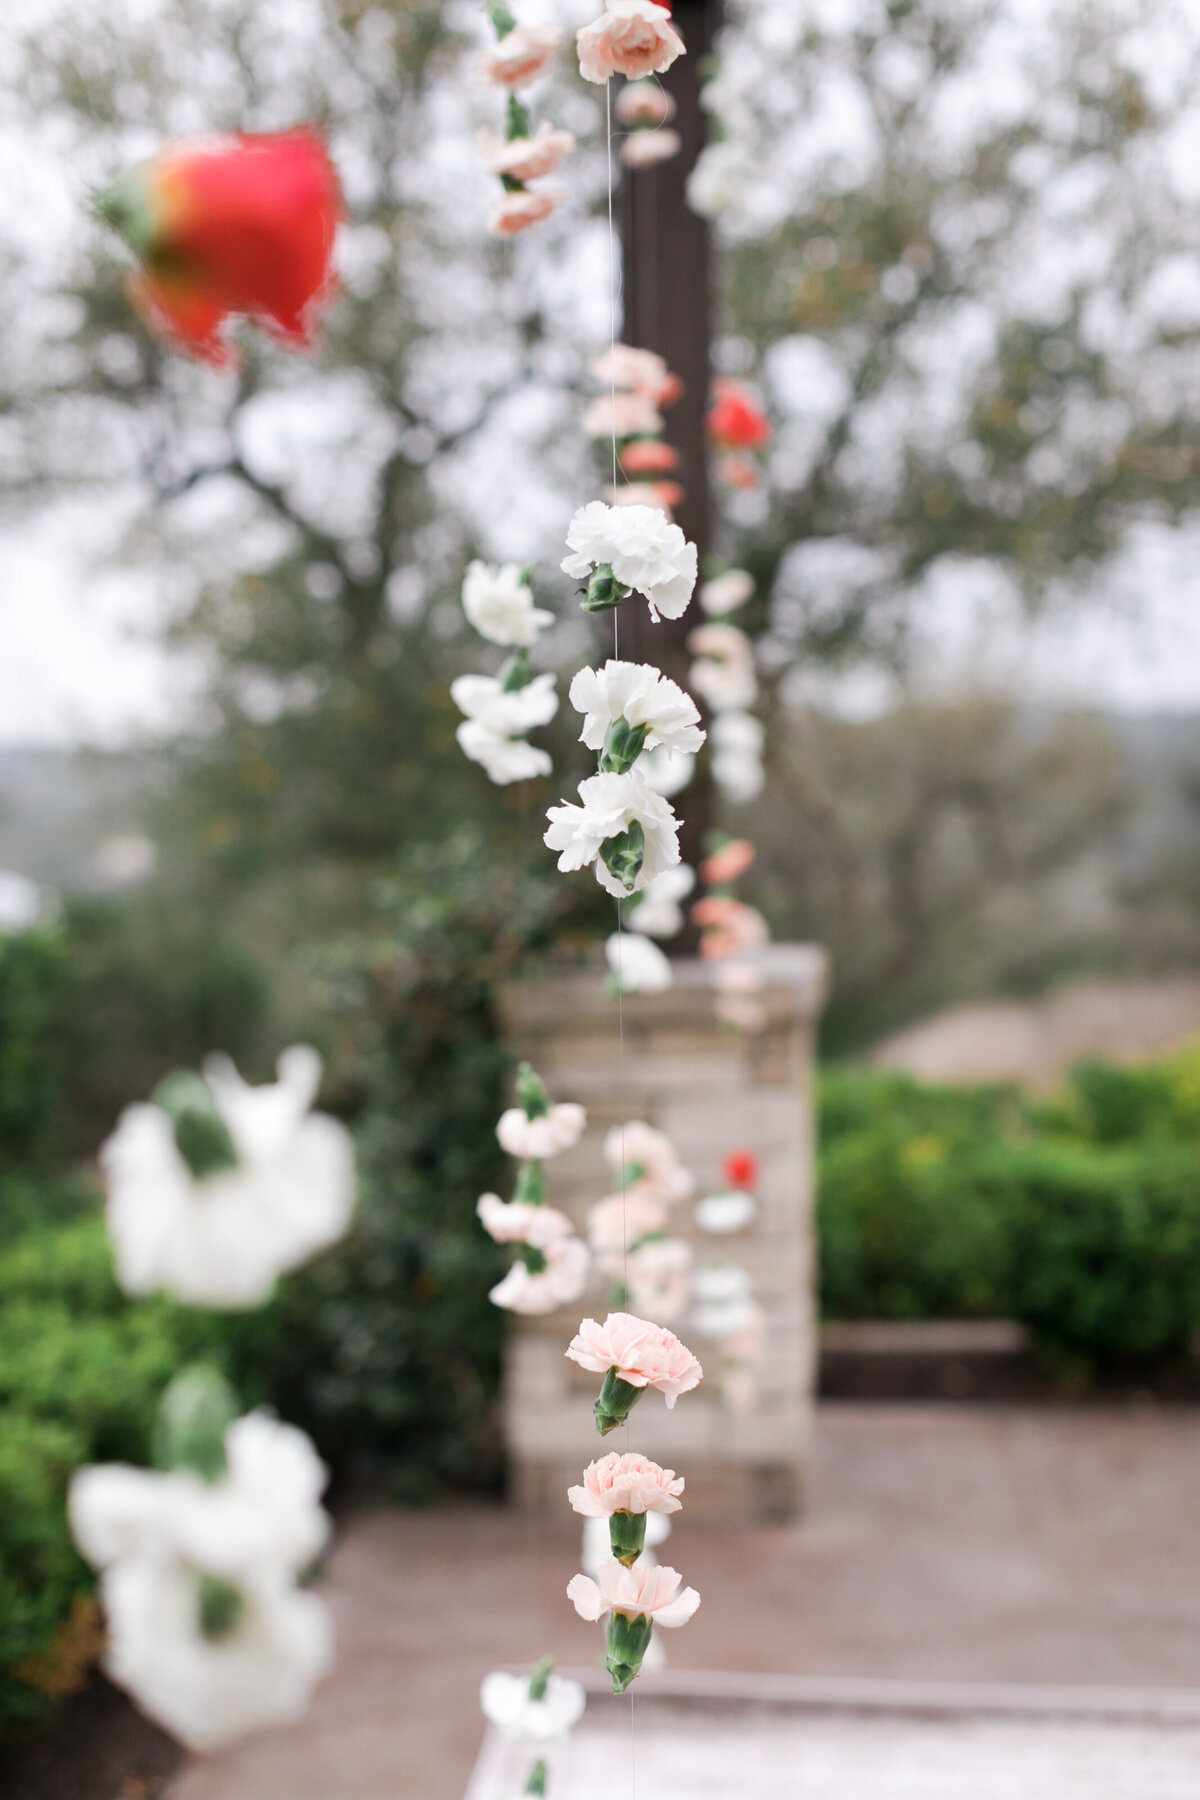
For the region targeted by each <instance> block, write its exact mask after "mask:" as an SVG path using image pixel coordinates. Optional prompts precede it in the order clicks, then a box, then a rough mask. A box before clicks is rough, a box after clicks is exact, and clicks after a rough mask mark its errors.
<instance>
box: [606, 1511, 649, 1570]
mask: <svg viewBox="0 0 1200 1800" xmlns="http://www.w3.org/2000/svg"><path fill="white" fill-rule="evenodd" d="M608 1544H609V1548H610V1550H611V1551H612V1553H613V1555H614V1556H615V1557H616V1559H617V1561H618V1562H619V1563H624V1565H625V1567H626V1568H627V1569H632V1567H633V1565H634V1563H635V1562H636V1561H637V1559H638V1557H639V1556H640V1555H641V1554H642V1551H643V1550H644V1549H645V1548H646V1515H645V1513H631V1512H615V1513H610V1514H609V1519H608Z"/></svg>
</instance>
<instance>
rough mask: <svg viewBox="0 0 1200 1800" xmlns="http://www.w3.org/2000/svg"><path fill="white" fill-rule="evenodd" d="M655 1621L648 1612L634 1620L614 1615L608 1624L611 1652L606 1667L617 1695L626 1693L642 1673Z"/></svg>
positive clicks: (605, 1659) (609, 1651) (606, 1660)
mask: <svg viewBox="0 0 1200 1800" xmlns="http://www.w3.org/2000/svg"><path fill="white" fill-rule="evenodd" d="M653 1633H654V1621H653V1620H652V1619H648V1618H647V1617H646V1615H645V1613H639V1614H638V1615H637V1617H636V1618H635V1619H630V1618H627V1617H626V1616H625V1614H624V1613H613V1614H612V1616H611V1618H610V1619H609V1621H608V1650H607V1654H606V1656H605V1658H604V1666H605V1668H606V1669H607V1670H608V1672H609V1674H610V1675H611V1676H612V1683H613V1693H614V1694H623V1693H624V1692H625V1690H626V1688H628V1687H629V1685H630V1683H631V1682H632V1681H633V1680H634V1679H635V1678H636V1677H637V1676H638V1675H639V1674H640V1673H641V1667H642V1658H643V1657H644V1656H645V1654H646V1651H647V1650H648V1649H649V1647H650V1639H651V1637H652V1636H653Z"/></svg>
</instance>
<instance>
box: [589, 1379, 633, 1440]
mask: <svg viewBox="0 0 1200 1800" xmlns="http://www.w3.org/2000/svg"><path fill="white" fill-rule="evenodd" d="M644 1392H645V1389H644V1388H640V1387H631V1386H630V1384H629V1382H627V1381H622V1380H621V1377H620V1376H619V1375H618V1374H617V1370H616V1365H615V1364H614V1365H613V1367H612V1368H611V1369H610V1370H609V1371H608V1374H607V1375H606V1376H605V1377H604V1386H603V1387H602V1388H601V1389H600V1398H599V1399H598V1400H597V1401H596V1404H595V1406H593V1408H592V1417H593V1418H594V1419H595V1421H596V1430H597V1431H598V1432H599V1433H600V1436H601V1437H607V1436H608V1434H609V1432H610V1431H615V1430H616V1429H617V1426H618V1425H623V1424H624V1423H625V1421H626V1419H627V1418H628V1417H629V1415H630V1413H631V1412H632V1411H633V1409H634V1407H635V1406H636V1405H637V1403H638V1401H639V1400H640V1399H641V1397H642V1395H643V1393H644Z"/></svg>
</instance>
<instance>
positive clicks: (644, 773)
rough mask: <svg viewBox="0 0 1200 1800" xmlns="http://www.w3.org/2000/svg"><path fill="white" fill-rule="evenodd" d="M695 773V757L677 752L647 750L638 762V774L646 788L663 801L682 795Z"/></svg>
mask: <svg viewBox="0 0 1200 1800" xmlns="http://www.w3.org/2000/svg"><path fill="white" fill-rule="evenodd" d="M695 773H696V759H695V757H694V756H684V755H682V754H681V752H680V751H678V750H647V751H645V752H644V753H643V754H642V756H641V758H640V760H639V762H638V774H639V775H640V776H641V777H642V780H643V781H644V782H645V783H646V786H647V787H648V788H653V790H654V792H655V793H656V794H659V795H661V797H662V798H663V799H664V800H671V799H673V798H674V796H675V795H676V794H682V792H683V790H684V788H685V787H687V785H688V783H689V782H690V781H691V779H692V777H693V776H694V775H695Z"/></svg>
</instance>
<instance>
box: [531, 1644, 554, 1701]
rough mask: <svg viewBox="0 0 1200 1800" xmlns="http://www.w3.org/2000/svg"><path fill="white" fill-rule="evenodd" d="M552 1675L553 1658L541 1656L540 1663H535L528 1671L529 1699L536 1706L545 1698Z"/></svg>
mask: <svg viewBox="0 0 1200 1800" xmlns="http://www.w3.org/2000/svg"><path fill="white" fill-rule="evenodd" d="M553 1673H554V1658H553V1657H552V1656H543V1658H542V1660H541V1662H539V1663H535V1664H534V1665H533V1668H532V1669H531V1670H530V1671H529V1698H530V1699H531V1700H532V1701H533V1703H534V1705H535V1706H536V1705H537V1704H538V1702H539V1701H542V1700H544V1699H545V1698H546V1694H547V1692H548V1691H549V1687H550V1677H551V1675H553Z"/></svg>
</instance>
